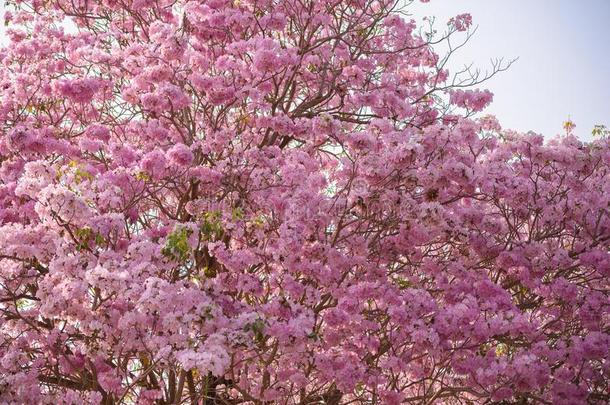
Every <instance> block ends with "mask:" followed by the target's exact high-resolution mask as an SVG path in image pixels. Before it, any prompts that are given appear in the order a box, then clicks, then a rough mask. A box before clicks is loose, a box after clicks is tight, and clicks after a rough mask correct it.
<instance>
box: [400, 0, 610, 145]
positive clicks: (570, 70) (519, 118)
mask: <svg viewBox="0 0 610 405" xmlns="http://www.w3.org/2000/svg"><path fill="white" fill-rule="evenodd" d="M409 9H410V10H411V12H412V13H413V15H414V17H415V18H416V20H419V19H420V18H421V17H422V16H424V15H432V16H436V17H437V24H438V25H439V27H441V26H443V25H444V24H445V23H446V21H447V20H448V19H449V18H450V17H451V16H454V15H456V14H459V13H463V12H469V13H470V14H472V17H473V20H474V24H475V25H478V30H477V33H476V34H475V37H473V38H472V39H471V41H470V43H469V44H467V45H466V46H465V47H464V48H462V49H461V50H460V51H459V53H458V54H457V55H456V57H455V59H454V62H453V63H450V68H451V67H453V70H455V69H456V68H458V67H462V66H463V65H464V64H469V63H472V62H474V63H475V65H476V66H478V67H481V68H483V69H484V68H487V67H489V66H490V63H489V59H490V58H496V57H505V58H507V59H511V58H515V57H519V60H518V61H517V62H515V64H514V65H513V66H512V67H511V68H510V69H509V70H508V71H506V72H503V73H500V74H499V75H498V76H496V77H494V78H492V79H491V80H490V81H489V82H487V83H486V85H485V87H486V88H489V89H490V90H491V91H493V92H494V94H495V97H494V102H493V104H492V105H491V106H490V107H489V108H488V110H487V112H490V113H493V114H495V115H496V116H497V117H498V118H499V119H500V122H501V124H502V125H503V126H504V127H506V128H514V129H517V130H521V131H528V130H532V131H535V132H538V133H542V134H544V135H545V136H547V137H550V136H553V135H555V134H557V133H559V132H562V123H563V121H565V120H566V119H567V118H568V116H570V117H571V119H572V121H574V122H575V123H576V134H577V135H578V136H579V138H581V139H587V140H588V139H591V129H592V128H593V125H595V124H605V125H607V126H609V127H610V0H431V1H430V3H427V4H421V3H419V1H417V2H416V3H414V4H413V5H412V6H411V7H410V8H409Z"/></svg>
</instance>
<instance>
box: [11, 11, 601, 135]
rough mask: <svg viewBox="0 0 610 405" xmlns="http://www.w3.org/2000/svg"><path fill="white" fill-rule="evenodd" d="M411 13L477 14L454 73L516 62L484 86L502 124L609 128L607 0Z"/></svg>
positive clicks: (557, 129)
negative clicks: (496, 60)
mask: <svg viewBox="0 0 610 405" xmlns="http://www.w3.org/2000/svg"><path fill="white" fill-rule="evenodd" d="M3 3H4V2H1V3H0V14H3V8H4V4H3ZM407 11H408V12H409V13H411V14H412V17H413V18H415V19H416V20H418V21H421V19H422V18H423V17H424V16H435V17H436V21H437V25H438V27H439V30H441V29H442V28H444V27H446V25H445V23H446V21H447V20H449V18H450V17H452V16H454V15H456V14H460V13H464V12H469V13H470V14H471V15H472V17H473V20H474V24H475V25H476V26H477V32H476V34H475V36H474V37H473V38H471V40H470V41H469V43H468V44H466V46H465V47H463V48H461V50H460V51H459V53H457V54H455V55H454V57H453V59H452V60H451V61H450V63H449V65H448V67H449V69H451V70H453V71H456V70H458V69H460V68H461V67H463V66H464V65H466V64H468V65H469V64H471V63H472V64H474V66H475V67H479V68H480V69H481V70H483V71H484V70H485V69H488V68H490V66H491V62H490V60H491V59H493V58H502V57H503V58H505V59H506V60H510V59H514V58H519V59H518V60H517V61H516V62H515V63H514V64H513V65H512V66H511V67H510V69H509V70H508V71H505V72H502V73H500V74H499V75H497V76H495V77H493V78H492V79H491V80H489V81H488V82H486V83H484V84H483V85H482V87H484V88H487V89H489V90H491V91H492V92H493V93H494V102H493V103H492V104H491V106H490V107H489V108H488V109H487V110H486V113H491V114H494V115H496V116H497V117H498V119H499V120H500V123H501V124H502V125H503V127H505V128H512V129H515V130H519V131H523V132H526V131H534V132H537V133H541V134H543V135H545V136H546V137H552V136H554V135H556V134H559V133H562V132H563V130H562V125H563V122H564V121H566V120H567V119H568V118H570V119H571V121H573V122H574V123H575V124H576V134H577V135H578V136H579V138H581V139H583V140H590V139H591V130H592V128H593V126H594V125H596V124H604V125H606V126H608V127H610V30H609V29H608V25H609V24H610V0H431V1H430V2H429V3H425V4H424V3H420V2H419V0H416V1H414V2H413V3H412V4H411V5H410V6H409V7H408V8H407ZM3 30H4V25H3V24H0V42H3V41H2V39H3V38H2V37H3ZM439 51H442V49H439Z"/></svg>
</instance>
